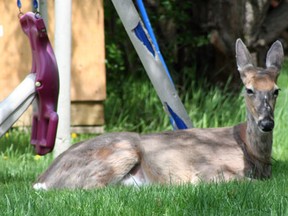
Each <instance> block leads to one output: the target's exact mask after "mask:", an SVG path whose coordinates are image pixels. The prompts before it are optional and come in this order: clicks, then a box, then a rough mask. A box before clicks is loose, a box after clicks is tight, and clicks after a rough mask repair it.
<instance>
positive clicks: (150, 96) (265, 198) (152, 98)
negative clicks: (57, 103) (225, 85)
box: [0, 65, 288, 216]
mask: <svg viewBox="0 0 288 216" xmlns="http://www.w3.org/2000/svg"><path fill="white" fill-rule="evenodd" d="M203 85H205V84H203ZM119 86H121V88H119ZM197 86H200V85H195V83H192V84H191V86H189V87H186V90H185V94H184V93H183V92H179V93H180V94H181V97H182V98H183V101H184V104H185V107H186V108H187V110H188V113H189V116H190V117H191V119H192V120H193V123H194V125H195V126H196V127H218V126H229V125H233V124H235V123H238V122H241V121H244V120H245V106H244V102H243V97H242V95H241V93H239V94H237V93H236V94H235V93H234V94H231V93H229V92H228V91H222V90H220V89H218V88H217V87H214V88H212V89H210V90H209V91H207V90H205V91H204V90H203V88H199V87H197ZM279 87H280V88H281V89H282V91H281V92H280V95H279V99H278V102H277V109H276V112H275V120H276V127H275V130H274V146H273V158H274V159H275V160H274V161H273V177H272V178H271V179H269V180H266V181H249V180H246V181H242V182H236V181H235V182H229V183H217V184H216V183H212V184H207V183H206V184H205V183H201V184H199V185H197V186H194V185H180V186H169V185H168V186H159V185H154V186H149V187H143V188H140V189H138V188H133V187H116V186H111V187H107V188H103V189H94V190H87V191H86V190H74V191H70V190H60V191H48V192H43V191H34V190H33V189H32V188H31V185H32V183H33V181H34V180H35V178H36V177H37V175H39V174H40V173H41V172H42V171H43V170H44V169H45V168H46V167H47V166H48V165H49V163H51V161H52V160H53V158H52V155H47V156H44V157H37V156H35V155H34V152H33V150H32V148H31V145H30V144H29V134H28V133H27V132H23V131H18V130H15V129H14V130H11V131H9V133H7V134H6V135H5V136H4V137H2V138H1V139H0V193H1V195H0V212H1V213H0V215H21V216H22V215H53V216H54V215H69V216H70V215H259V216H260V215H261V216H262V215H288V208H287V207H288V206H287V205H288V156H287V155H288V154H287V152H288V141H287V138H286V133H287V129H288V121H287V120H288V109H287V107H288V65H286V66H285V67H284V69H283V71H282V74H281V76H280V78H279ZM115 88H117V90H115ZM105 111H106V131H139V132H143V133H148V132H152V131H162V130H170V129H171V126H170V124H169V121H168V118H167V116H166V114H165V113H164V112H163V109H162V107H161V105H160V102H159V100H158V98H157V96H156V94H155V92H154V90H153V88H152V86H151V84H150V82H149V81H148V79H133V78H128V79H126V80H123V82H121V85H120V84H119V85H114V86H112V85H111V84H110V83H109V81H108V100H107V101H106V109H105ZM87 137H89V136H88V135H79V136H78V137H77V138H73V139H72V141H73V142H76V141H79V140H82V139H86V138H87Z"/></svg>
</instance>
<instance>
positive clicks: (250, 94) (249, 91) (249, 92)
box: [246, 88, 254, 96]
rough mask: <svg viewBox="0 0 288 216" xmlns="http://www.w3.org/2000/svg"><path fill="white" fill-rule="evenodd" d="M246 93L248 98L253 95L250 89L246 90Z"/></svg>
mask: <svg viewBox="0 0 288 216" xmlns="http://www.w3.org/2000/svg"><path fill="white" fill-rule="evenodd" d="M246 93H247V94H248V95H249V96H252V95H254V91H253V90H252V89H250V88H246Z"/></svg>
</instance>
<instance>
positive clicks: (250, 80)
mask: <svg viewBox="0 0 288 216" xmlns="http://www.w3.org/2000/svg"><path fill="white" fill-rule="evenodd" d="M236 60H237V66H238V71H239V73H240V76H241V79H242V82H243V84H244V86H245V100H246V107H247V112H248V115H250V116H249V117H252V119H253V120H254V121H255V123H256V124H257V126H258V129H259V130H260V131H261V132H269V131H272V130H273V128H274V108H275V103H276V99H277V96H278V93H279V87H278V86H277V84H276V82H277V78H278V75H279V72H280V69H281V65H282V63H283V60H284V52H283V47H282V44H281V43H280V42H279V41H276V42H274V43H273V45H272V46H271V48H270V49H269V51H268V53H267V56H266V68H257V67H256V66H255V65H254V63H253V60H252V57H251V55H250V53H249V51H248V49H247V47H246V46H245V44H244V43H243V42H242V41H241V39H238V40H237V41H236Z"/></svg>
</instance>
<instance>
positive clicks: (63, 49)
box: [54, 0, 72, 157]
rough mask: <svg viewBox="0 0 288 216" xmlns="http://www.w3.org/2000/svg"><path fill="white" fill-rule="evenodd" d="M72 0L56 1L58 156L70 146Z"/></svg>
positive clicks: (56, 150)
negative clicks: (58, 80) (58, 89)
mask: <svg viewBox="0 0 288 216" xmlns="http://www.w3.org/2000/svg"><path fill="white" fill-rule="evenodd" d="M71 4H72V1H71V0H56V1H55V55H56V59H57V64H58V68H59V79H60V92H59V100H58V115H59V123H58V131H57V137H56V143H55V148H54V157H57V156H58V155H59V154H61V153H62V152H63V151H65V150H66V149H67V148H69V146H70V76H71V75H70V74H71V9H72V5H71Z"/></svg>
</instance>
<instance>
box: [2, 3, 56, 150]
mask: <svg viewBox="0 0 288 216" xmlns="http://www.w3.org/2000/svg"><path fill="white" fill-rule="evenodd" d="M33 4H34V8H35V9H37V7H38V3H37V1H33ZM17 5H18V7H19V11H20V13H19V19H20V24H21V27H22V30H23V32H24V33H25V34H26V35H27V37H28V38H29V42H30V46H31V52H32V67H31V73H30V74H29V75H27V77H26V78H25V79H24V80H23V81H22V82H21V83H20V84H19V85H18V86H17V88H16V89H15V90H14V91H13V92H12V93H11V94H10V95H9V96H8V97H7V98H6V99H4V100H3V101H1V102H0V137H1V136H3V134H5V132H6V131H7V130H8V129H9V128H10V127H11V126H12V125H13V124H14V123H15V121H16V120H17V119H18V118H19V117H20V116H21V115H22V114H23V113H24V112H25V111H26V109H27V108H28V107H29V105H30V104H31V103H32V102H33V101H34V107H33V119H32V133H31V144H32V145H34V147H35V151H36V153H37V154H40V155H44V154H47V153H48V152H51V151H52V150H53V148H54V143H55V138H56V132H57V125H58V114H57V113H56V109H57V101H58V93H59V76H58V67H57V63H56V58H55V56H54V52H53V49H52V46H51V44H50V41H49V38H48V35H47V31H46V27H45V24H44V21H43V19H42V18H41V17H40V15H39V13H37V12H36V13H32V12H28V13H26V14H23V13H22V12H21V1H19V0H17Z"/></svg>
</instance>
